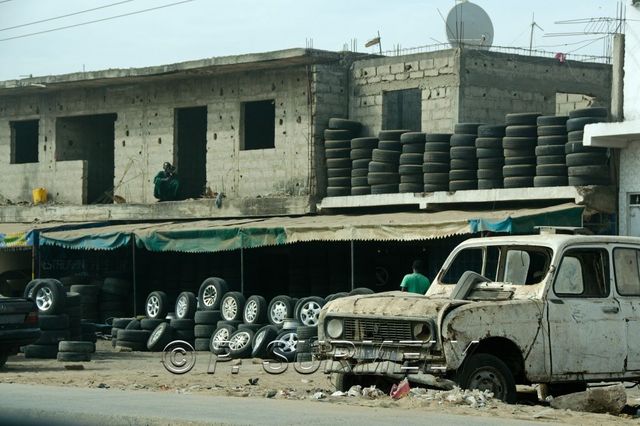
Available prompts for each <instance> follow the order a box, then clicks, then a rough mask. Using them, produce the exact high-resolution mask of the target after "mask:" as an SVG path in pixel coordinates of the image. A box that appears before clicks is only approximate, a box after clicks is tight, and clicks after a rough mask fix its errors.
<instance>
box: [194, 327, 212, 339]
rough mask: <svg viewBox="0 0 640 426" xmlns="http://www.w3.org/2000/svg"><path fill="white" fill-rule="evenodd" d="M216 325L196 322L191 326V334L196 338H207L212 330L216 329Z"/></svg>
mask: <svg viewBox="0 0 640 426" xmlns="http://www.w3.org/2000/svg"><path fill="white" fill-rule="evenodd" d="M216 328H218V327H216V326H215V325H210V324H196V325H195V326H194V327H193V335H194V336H195V338H196V339H199V338H206V339H207V340H208V339H210V338H211V335H212V334H213V332H214V331H216Z"/></svg>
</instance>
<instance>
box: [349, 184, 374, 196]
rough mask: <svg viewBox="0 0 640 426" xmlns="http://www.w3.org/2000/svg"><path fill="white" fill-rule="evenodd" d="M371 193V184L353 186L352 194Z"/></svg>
mask: <svg viewBox="0 0 640 426" xmlns="http://www.w3.org/2000/svg"><path fill="white" fill-rule="evenodd" d="M368 194H371V187H370V186H352V187H351V195H368Z"/></svg>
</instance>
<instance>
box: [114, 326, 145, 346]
mask: <svg viewBox="0 0 640 426" xmlns="http://www.w3.org/2000/svg"><path fill="white" fill-rule="evenodd" d="M150 335H151V332H150V331H149V330H127V329H122V330H120V331H118V341H120V340H126V341H128V342H136V343H145V344H146V343H147V340H149V336H150Z"/></svg>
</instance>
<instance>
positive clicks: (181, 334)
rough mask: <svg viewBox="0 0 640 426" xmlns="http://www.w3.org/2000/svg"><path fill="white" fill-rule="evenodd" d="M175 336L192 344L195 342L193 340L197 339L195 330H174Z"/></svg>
mask: <svg viewBox="0 0 640 426" xmlns="http://www.w3.org/2000/svg"><path fill="white" fill-rule="evenodd" d="M174 337H175V339H176V340H184V341H185V342H188V343H191V344H193V341H194V340H195V339H196V335H195V333H194V332H193V330H174Z"/></svg>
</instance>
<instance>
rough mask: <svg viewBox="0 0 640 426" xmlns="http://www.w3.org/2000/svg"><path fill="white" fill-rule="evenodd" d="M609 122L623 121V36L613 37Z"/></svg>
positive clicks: (616, 35)
mask: <svg viewBox="0 0 640 426" xmlns="http://www.w3.org/2000/svg"><path fill="white" fill-rule="evenodd" d="M612 60H613V70H612V78H611V121H623V120H624V109H623V106H624V91H623V89H624V34H615V35H614V36H613V55H612Z"/></svg>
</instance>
